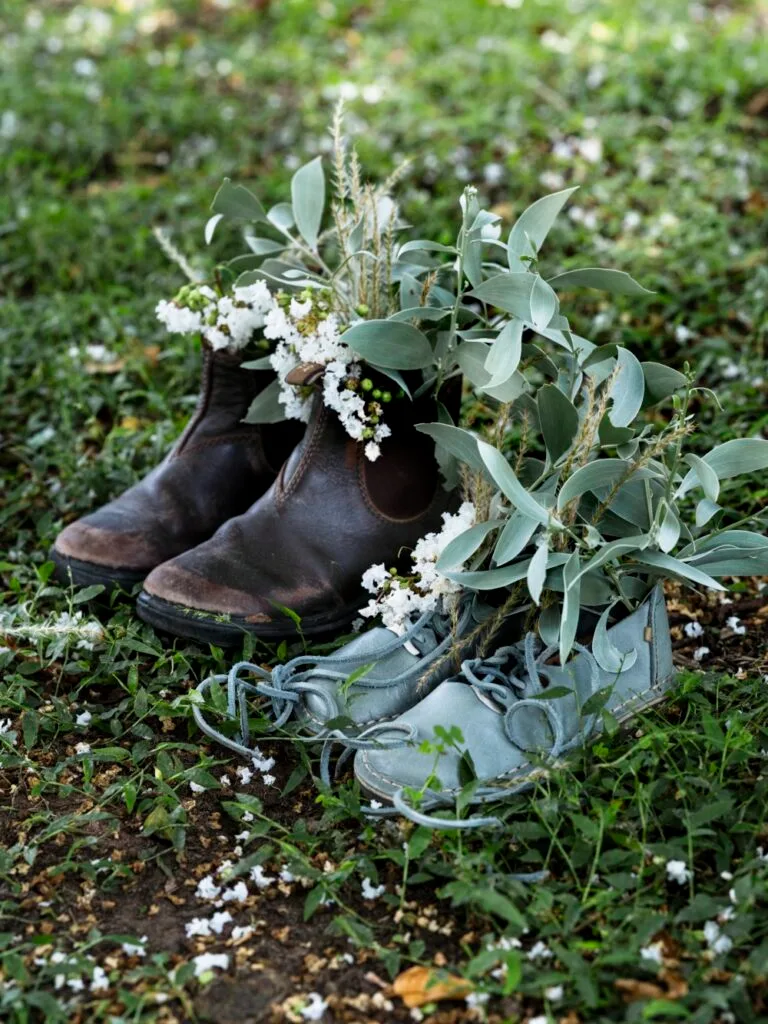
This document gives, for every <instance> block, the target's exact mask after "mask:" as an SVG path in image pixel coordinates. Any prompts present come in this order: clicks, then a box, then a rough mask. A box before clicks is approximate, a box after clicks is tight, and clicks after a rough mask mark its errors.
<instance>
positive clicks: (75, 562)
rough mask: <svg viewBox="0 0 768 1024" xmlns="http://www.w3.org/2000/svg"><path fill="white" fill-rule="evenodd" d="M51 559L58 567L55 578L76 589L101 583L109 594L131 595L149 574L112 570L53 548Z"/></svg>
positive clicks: (130, 570) (129, 570) (146, 572)
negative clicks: (70, 584) (116, 592)
mask: <svg viewBox="0 0 768 1024" xmlns="http://www.w3.org/2000/svg"><path fill="white" fill-rule="evenodd" d="M49 558H50V559H51V561H52V562H53V563H54V565H55V566H56V569H55V570H54V576H55V577H56V579H57V580H59V581H60V582H61V583H69V582H70V581H71V582H72V583H73V584H74V585H75V586H76V587H91V586H93V585H94V584H95V583H101V584H102V585H103V586H104V587H105V588H106V592H107V593H110V592H111V591H113V590H117V589H121V590H126V591H127V592H128V593H129V594H130V593H131V591H132V590H133V588H134V587H135V586H136V584H137V583H143V582H144V580H145V579H146V578H147V575H148V573H149V570H148V569H147V570H146V571H145V572H142V571H141V570H136V569H112V568H111V567H110V566H108V565H98V564H97V563H96V562H84V561H81V559H79V558H70V557H69V555H62V554H61V553H60V552H58V551H57V550H56V548H51V551H50V553H49Z"/></svg>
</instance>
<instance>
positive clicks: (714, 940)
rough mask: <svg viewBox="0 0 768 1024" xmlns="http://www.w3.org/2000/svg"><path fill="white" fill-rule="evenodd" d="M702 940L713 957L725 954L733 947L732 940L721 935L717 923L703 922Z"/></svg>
mask: <svg viewBox="0 0 768 1024" xmlns="http://www.w3.org/2000/svg"><path fill="white" fill-rule="evenodd" d="M704 939H705V940H706V943H707V945H708V946H709V948H710V949H711V950H712V952H713V953H715V955H719V954H720V953H727V952H728V951H729V950H730V949H731V947H732V946H733V939H731V938H729V936H727V935H724V934H723V932H722V931H721V930H720V925H719V924H718V923H717V921H707V922H705V924H704Z"/></svg>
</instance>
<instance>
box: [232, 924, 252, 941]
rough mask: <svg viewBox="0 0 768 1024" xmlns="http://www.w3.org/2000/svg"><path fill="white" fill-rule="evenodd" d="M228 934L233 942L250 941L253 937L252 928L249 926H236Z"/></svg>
mask: <svg viewBox="0 0 768 1024" xmlns="http://www.w3.org/2000/svg"><path fill="white" fill-rule="evenodd" d="M230 934H231V936H232V938H233V939H234V941H235V942H237V941H238V939H250V937H251V936H252V935H253V927H252V926H251V925H249V924H236V925H235V927H234V928H233V929H232V931H231V933H230Z"/></svg>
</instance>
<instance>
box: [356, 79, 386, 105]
mask: <svg viewBox="0 0 768 1024" xmlns="http://www.w3.org/2000/svg"><path fill="white" fill-rule="evenodd" d="M360 95H361V96H362V97H363V100H364V101H365V102H366V103H371V104H373V103H379V102H381V100H382V99H383V98H384V89H383V88H382V87H381V86H380V85H377V84H376V83H373V84H372V85H364V86H363V88H362V90H361V93H360Z"/></svg>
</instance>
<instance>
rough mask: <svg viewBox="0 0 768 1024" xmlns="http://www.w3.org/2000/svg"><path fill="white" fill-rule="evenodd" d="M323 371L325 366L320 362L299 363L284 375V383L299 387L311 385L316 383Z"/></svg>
mask: <svg viewBox="0 0 768 1024" xmlns="http://www.w3.org/2000/svg"><path fill="white" fill-rule="evenodd" d="M324 373H325V366H324V365H323V364H322V363H299V365H298V366H294V368H293V369H292V370H289V371H288V373H287V374H286V375H285V383H286V384H292V385H294V386H295V387H300V388H303V387H311V385H312V384H317V383H318V381H319V380H320V379H321V377H322V376H323V374H324Z"/></svg>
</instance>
